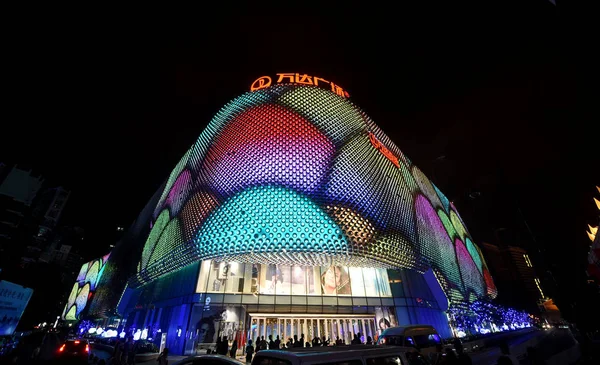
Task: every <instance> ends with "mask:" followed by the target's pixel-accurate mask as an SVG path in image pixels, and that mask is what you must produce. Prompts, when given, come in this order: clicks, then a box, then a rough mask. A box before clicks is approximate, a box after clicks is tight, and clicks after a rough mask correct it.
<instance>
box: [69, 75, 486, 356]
mask: <svg viewBox="0 0 600 365" xmlns="http://www.w3.org/2000/svg"><path fill="white" fill-rule="evenodd" d="M281 75H284V76H281ZM281 75H280V81H281V79H282V78H284V77H289V78H290V79H289V80H290V83H287V84H286V83H277V84H273V85H271V81H270V78H269V81H268V82H267V81H265V79H264V78H263V80H262V81H261V82H258V81H259V80H257V83H255V84H257V85H258V87H254V86H255V85H253V87H254V88H253V90H254V91H252V92H249V93H246V94H244V95H242V96H240V97H238V98H236V99H235V100H233V101H232V102H230V103H229V104H227V105H226V106H224V107H223V108H222V109H221V110H220V111H219V112H218V113H217V115H216V116H215V117H214V118H213V119H212V121H211V122H210V123H209V125H208V126H207V127H206V129H205V130H204V131H203V132H202V133H201V135H200V137H199V138H198V140H197V142H196V143H195V144H194V145H192V146H190V148H189V149H188V151H187V152H186V153H185V155H184V156H183V157H182V158H181V160H180V161H179V163H177V165H176V166H175V168H174V169H173V171H172V172H171V174H170V176H169V177H168V179H167V180H166V182H165V183H164V184H163V186H161V187H160V188H159V189H158V191H157V193H156V194H155V196H154V197H153V198H152V199H151V200H150V202H149V203H148V204H147V206H146V208H145V209H144V210H143V211H142V213H140V216H139V217H138V219H137V220H136V222H135V223H134V224H133V225H132V227H131V229H130V230H129V231H128V232H127V233H126V234H125V236H124V237H123V238H122V239H121V241H120V242H119V243H118V244H117V246H116V247H115V249H114V250H113V251H112V252H111V254H110V257H108V258H106V259H105V258H102V259H99V260H98V261H97V267H98V270H97V272H98V275H96V276H94V275H92V276H91V277H92V278H93V280H92V279H90V280H88V279H89V278H88V277H89V276H90V275H89V273H90V272H92V274H94V273H96V271H94V270H92V269H91V268H92V267H93V265H96V264H93V265H92V266H90V265H88V266H86V269H85V270H84V271H85V272H86V274H84V275H83V276H82V275H80V277H81V278H82V280H80V281H78V283H77V284H76V286H77V287H76V288H75V287H74V291H73V292H72V293H75V294H73V295H72V296H73V297H72V298H69V304H68V305H67V306H66V307H65V311H64V312H63V317H64V318H65V319H73V318H84V317H85V316H86V315H92V314H91V313H94V315H102V316H104V317H105V318H109V317H110V316H112V315H114V312H113V311H114V308H116V309H117V312H118V314H119V315H120V316H122V318H123V322H122V323H121V324H123V325H124V326H123V328H126V330H127V331H128V332H131V334H133V335H134V339H135V338H152V339H157V338H160V336H162V335H163V334H165V333H166V335H165V336H166V342H167V347H169V349H170V351H171V352H172V353H175V354H182V353H186V354H189V353H194V352H196V351H199V350H202V349H206V348H208V347H210V346H213V345H214V343H215V341H216V338H217V337H221V336H227V339H228V341H232V340H234V339H237V340H238V346H239V348H243V346H244V344H245V342H246V341H247V340H248V339H253V340H254V339H256V338H257V337H259V336H265V338H267V337H268V336H269V335H273V336H280V337H281V338H284V339H285V338H288V337H293V336H294V335H297V336H298V337H300V336H301V335H302V334H304V337H305V339H306V340H309V341H310V340H311V339H312V338H314V337H316V336H319V337H326V338H330V339H332V340H334V339H335V338H337V337H339V338H340V339H342V340H343V341H345V342H346V343H349V342H350V340H351V339H352V336H353V334H355V333H360V334H361V336H362V337H363V340H364V339H366V337H367V336H369V337H371V338H377V336H378V335H379V334H380V333H381V331H382V330H383V329H385V328H387V327H389V326H395V325H406V324H421V323H429V324H433V325H434V326H435V327H436V328H437V329H438V331H439V332H440V334H441V335H442V336H443V337H451V329H450V327H449V325H448V318H447V315H446V310H447V309H448V306H449V305H460V304H461V303H462V304H468V303H470V302H473V301H475V300H477V299H482V298H493V297H495V296H496V287H495V285H494V281H493V280H492V276H491V274H490V271H489V269H488V266H487V263H486V261H485V259H484V258H483V255H482V253H481V250H480V249H479V247H478V246H477V245H476V244H475V243H474V240H473V238H472V237H471V236H470V234H469V232H468V230H467V228H466V226H465V224H464V222H463V221H462V219H461V217H460V215H459V214H458V212H457V210H456V208H455V207H454V206H453V204H452V203H450V202H449V201H448V199H447V198H446V197H445V196H444V194H443V193H442V192H441V191H440V190H439V189H438V188H437V187H436V186H435V185H434V184H433V183H432V182H431V181H430V180H429V179H428V178H427V177H426V176H425V175H424V174H423V173H422V172H421V170H420V169H419V168H418V167H417V166H415V165H414V164H413V163H412V162H411V161H410V159H409V158H408V157H406V156H405V155H404V154H403V153H402V152H401V151H400V149H399V148H398V147H397V146H396V145H395V144H394V143H393V142H392V141H391V140H390V138H389V137H387V136H386V135H385V134H384V133H383V131H382V130H381V129H379V127H377V125H376V124H375V123H374V122H373V121H372V120H371V119H370V118H369V117H368V116H367V115H366V114H365V113H364V112H363V111H362V110H360V109H359V108H358V107H357V106H356V105H354V104H353V103H352V102H350V101H349V100H348V99H347V96H348V95H347V93H344V92H343V91H342V92H340V90H341V89H340V88H339V86H337V85H334V84H333V83H331V90H324V89H321V88H319V87H317V86H309V85H306V84H307V83H309V81H310V84H311V85H316V84H317V80H320V81H321V83H323V81H324V80H322V79H319V78H314V79H313V78H312V77H310V76H306V75H304V76H303V77H302V78H299V75H296V78H295V79H294V74H289V75H288V74H281ZM324 82H327V81H324ZM166 138H167V139H166V140H165V145H168V144H170V143H176V141H170V140H168V134H167V135H166ZM157 148H158V149H160V148H166V147H164V146H163V147H160V146H157ZM84 266H85V265H84ZM101 271H103V274H102V275H101V277H100V275H99V273H100V272H101ZM92 282H93V283H94V284H92ZM86 288H87V289H86ZM121 288H123V289H124V290H122V289H121ZM102 291H104V292H102ZM77 293H79V294H77ZM81 293H85V294H86V295H83V294H81ZM90 293H92V294H90ZM90 297H92V298H93V299H92V300H91V302H90V303H84V302H85V301H87V300H88V298H90ZM78 303H80V304H82V305H79V304H78ZM88 304H89V305H88ZM86 308H88V309H86ZM86 311H88V312H87V314H86Z"/></svg>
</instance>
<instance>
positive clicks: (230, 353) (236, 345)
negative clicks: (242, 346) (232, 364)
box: [229, 340, 238, 359]
mask: <svg viewBox="0 0 600 365" xmlns="http://www.w3.org/2000/svg"><path fill="white" fill-rule="evenodd" d="M237 348H238V344H237V340H233V344H231V350H229V357H231V358H234V359H235V353H236V352H237Z"/></svg>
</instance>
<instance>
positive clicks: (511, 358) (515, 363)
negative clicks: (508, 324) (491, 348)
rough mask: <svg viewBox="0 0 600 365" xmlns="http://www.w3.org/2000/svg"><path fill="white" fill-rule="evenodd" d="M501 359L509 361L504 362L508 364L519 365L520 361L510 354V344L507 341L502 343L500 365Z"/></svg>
mask: <svg viewBox="0 0 600 365" xmlns="http://www.w3.org/2000/svg"><path fill="white" fill-rule="evenodd" d="M500 359H508V361H510V362H507V360H503V363H506V364H513V365H519V360H517V358H516V357H514V355H511V354H510V349H509V348H508V343H507V342H506V341H502V343H500V357H499V358H498V364H500Z"/></svg>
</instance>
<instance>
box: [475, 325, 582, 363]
mask: <svg viewBox="0 0 600 365" xmlns="http://www.w3.org/2000/svg"><path fill="white" fill-rule="evenodd" d="M507 342H508V345H509V347H510V351H511V354H512V355H514V356H515V357H517V358H518V359H520V360H521V364H529V362H528V361H527V360H525V359H526V355H527V348H528V347H530V346H531V347H534V348H535V350H536V353H537V354H538V356H539V357H540V360H545V361H547V360H549V359H552V358H553V356H555V355H557V354H559V353H561V352H563V351H566V350H568V349H570V348H572V347H573V346H575V345H576V344H577V342H576V341H575V338H574V337H573V335H572V334H571V332H570V331H569V330H567V329H551V330H547V331H534V332H530V333H526V334H518V333H517V334H515V336H514V337H510V338H509V339H508V340H507ZM499 356H500V348H499V347H498V344H494V345H493V346H490V347H487V348H485V349H484V350H482V351H480V352H475V353H472V354H471V358H472V360H473V364H477V365H492V364H496V362H497V360H498V357H499ZM576 360H577V359H572V361H573V362H574V361H576ZM565 365H567V363H566V364H565Z"/></svg>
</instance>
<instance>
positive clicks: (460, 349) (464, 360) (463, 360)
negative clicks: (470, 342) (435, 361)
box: [454, 343, 473, 365]
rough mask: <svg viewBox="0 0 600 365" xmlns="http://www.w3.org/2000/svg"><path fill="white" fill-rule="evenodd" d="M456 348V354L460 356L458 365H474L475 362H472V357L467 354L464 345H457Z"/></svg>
mask: <svg viewBox="0 0 600 365" xmlns="http://www.w3.org/2000/svg"><path fill="white" fill-rule="evenodd" d="M454 346H455V348H456V352H457V353H458V356H457V357H458V364H459V365H473V360H471V357H470V356H469V355H467V354H466V353H465V348H464V346H463V345H462V343H460V344H455V345H454Z"/></svg>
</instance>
